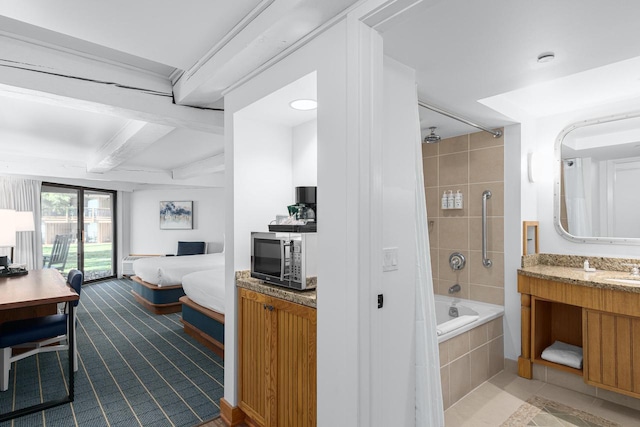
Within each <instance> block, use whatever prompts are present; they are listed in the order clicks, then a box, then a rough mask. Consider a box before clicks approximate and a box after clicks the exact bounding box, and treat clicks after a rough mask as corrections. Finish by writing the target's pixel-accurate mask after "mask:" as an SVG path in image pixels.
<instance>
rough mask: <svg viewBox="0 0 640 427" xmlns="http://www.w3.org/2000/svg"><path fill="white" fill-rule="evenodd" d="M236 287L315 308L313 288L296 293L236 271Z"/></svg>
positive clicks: (247, 273)
mask: <svg viewBox="0 0 640 427" xmlns="http://www.w3.org/2000/svg"><path fill="white" fill-rule="evenodd" d="M236 286H238V287H240V288H245V289H249V290H251V291H254V292H259V293H261V294H265V295H269V296H271V297H276V298H280V299H283V300H285V301H289V302H293V303H296V304H301V305H304V306H307V307H311V308H317V307H316V290H315V288H314V289H310V290H307V291H298V290H295V289H288V288H285V287H282V286H275V285H270V284H268V283H265V282H263V281H262V280H259V279H254V278H253V277H251V275H250V273H249V271H236Z"/></svg>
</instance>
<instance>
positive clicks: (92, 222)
mask: <svg viewBox="0 0 640 427" xmlns="http://www.w3.org/2000/svg"><path fill="white" fill-rule="evenodd" d="M41 203H42V223H41V231H42V253H43V267H44V268H57V269H58V270H60V271H61V272H62V273H63V274H64V275H65V276H66V274H67V273H68V272H69V270H71V269H73V268H77V269H79V270H81V271H83V272H84V276H85V282H88V281H92V280H99V279H104V278H108V277H114V276H115V274H116V270H115V259H116V257H115V247H116V246H115V221H114V218H115V215H114V212H115V203H116V193H115V192H114V191H106V190H96V189H89V188H82V187H73V186H65V185H58V184H43V185H42V196H41Z"/></svg>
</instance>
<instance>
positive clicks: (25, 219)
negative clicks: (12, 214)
mask: <svg viewBox="0 0 640 427" xmlns="http://www.w3.org/2000/svg"><path fill="white" fill-rule="evenodd" d="M16 231H36V226H35V222H34V221H33V212H31V211H17V212H16Z"/></svg>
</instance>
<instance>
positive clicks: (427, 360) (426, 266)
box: [413, 92, 444, 427]
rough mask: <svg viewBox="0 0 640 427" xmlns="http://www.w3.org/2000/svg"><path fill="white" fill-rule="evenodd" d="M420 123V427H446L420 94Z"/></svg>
mask: <svg viewBox="0 0 640 427" xmlns="http://www.w3.org/2000/svg"><path fill="white" fill-rule="evenodd" d="M413 105H415V106H416V108H415V123H416V132H417V135H416V141H417V142H416V155H415V158H416V165H415V168H416V174H415V176H416V186H415V189H416V194H415V198H416V205H415V206H416V224H415V228H416V233H415V235H416V248H417V251H416V284H415V287H416V426H430V427H442V426H444V410H443V404H442V388H441V385H440V353H439V351H438V337H437V334H436V314H435V298H434V296H433V275H432V274H431V255H430V250H429V231H428V230H427V203H426V200H425V195H424V171H423V167H422V146H421V143H422V141H421V138H420V119H419V114H418V94H417V92H416V99H415V100H414V102H413Z"/></svg>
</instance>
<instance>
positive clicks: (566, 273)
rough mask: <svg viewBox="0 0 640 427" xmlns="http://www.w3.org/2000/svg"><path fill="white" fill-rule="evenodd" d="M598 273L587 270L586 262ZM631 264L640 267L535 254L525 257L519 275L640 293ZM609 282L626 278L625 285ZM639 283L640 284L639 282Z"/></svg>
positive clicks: (630, 261)
mask: <svg viewBox="0 0 640 427" xmlns="http://www.w3.org/2000/svg"><path fill="white" fill-rule="evenodd" d="M585 259H586V260H589V265H590V266H591V267H594V268H596V271H593V272H586V271H584V268H583V267H584V266H583V263H584V260H585ZM627 264H637V265H638V264H640V260H638V259H622V258H603V257H589V256H586V257H585V256H577V255H556V254H533V255H526V256H524V257H522V268H520V269H519V270H518V273H519V274H522V275H524V276H529V277H534V278H538V279H545V280H555V281H559V282H563V283H569V284H573V285H580V286H589V287H594V288H600V289H611V290H617V291H623V292H633V293H640V277H639V276H632V275H631V273H630V271H631V267H630V266H628V265H627ZM607 279H623V280H629V281H631V282H628V283H622V282H616V281H612V280H607ZM636 282H637V283H636Z"/></svg>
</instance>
